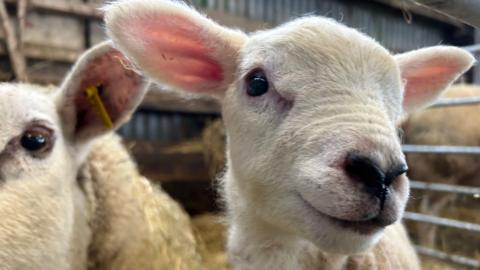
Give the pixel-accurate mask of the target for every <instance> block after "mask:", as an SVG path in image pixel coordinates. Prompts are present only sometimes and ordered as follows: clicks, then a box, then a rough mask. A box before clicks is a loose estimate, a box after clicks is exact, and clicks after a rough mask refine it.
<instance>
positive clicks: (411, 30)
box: [189, 0, 444, 51]
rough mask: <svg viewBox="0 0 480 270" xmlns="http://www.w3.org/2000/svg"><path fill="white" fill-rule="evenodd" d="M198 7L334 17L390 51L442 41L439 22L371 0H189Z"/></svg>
mask: <svg viewBox="0 0 480 270" xmlns="http://www.w3.org/2000/svg"><path fill="white" fill-rule="evenodd" d="M189 2H190V3H191V4H193V5H195V6H197V7H199V8H209V9H214V10H219V11H225V12H229V13H231V14H234V15H238V16H243V17H246V18H252V19H256V20H261V21H266V22H269V23H271V24H272V25H278V24H281V23H283V22H286V21H288V20H290V19H292V18H296V17H299V16H302V15H305V14H316V15H322V16H327V17H331V18H334V19H336V20H338V21H341V22H343V23H344V24H346V25H349V26H351V27H354V28H357V29H359V30H360V31H362V32H364V33H366V34H368V35H370V36H372V37H373V38H375V39H376V40H378V41H379V42H380V43H382V44H383V45H384V46H385V47H387V48H389V49H391V50H393V51H407V50H412V49H416V48H419V47H424V46H429V45H437V44H439V43H442V41H444V29H442V25H441V23H434V22H426V21H425V20H417V19H414V21H413V22H412V23H410V24H409V23H407V21H406V19H405V16H408V14H403V13H401V12H399V11H396V10H392V9H391V8H389V7H385V6H382V5H380V4H376V3H371V2H372V1H364V0H363V1H342V0H190V1H189Z"/></svg>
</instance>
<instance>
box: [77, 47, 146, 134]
mask: <svg viewBox="0 0 480 270" xmlns="http://www.w3.org/2000/svg"><path fill="white" fill-rule="evenodd" d="M124 63H128V62H127V60H126V59H125V58H124V56H123V55H122V54H120V53H119V52H118V51H111V52H108V53H106V54H104V55H101V56H99V57H97V58H95V59H93V60H92V61H90V62H89V63H88V64H87V65H86V66H85V67H84V69H83V70H84V71H83V73H82V75H83V76H82V78H81V82H80V84H79V89H78V90H77V91H76V97H75V106H76V111H77V126H76V131H79V130H81V129H82V128H84V127H88V126H92V124H94V126H98V125H103V123H102V121H101V118H100V116H99V114H98V112H97V108H96V107H95V106H93V105H92V104H91V103H90V101H89V100H88V99H87V97H86V94H85V92H84V91H85V89H86V88H87V87H89V86H97V87H99V91H100V98H101V100H102V102H103V104H104V105H105V108H106V110H107V111H108V114H109V116H110V118H111V120H112V122H113V123H114V124H115V123H116V122H117V121H118V120H119V118H121V117H122V116H123V114H124V113H125V112H126V111H128V110H130V108H131V106H132V104H133V103H132V101H133V99H135V98H137V97H138V91H140V90H141V88H140V85H141V83H142V81H141V80H142V79H141V77H140V76H139V75H138V74H136V73H135V72H134V71H132V70H129V69H126V68H125V67H124Z"/></svg>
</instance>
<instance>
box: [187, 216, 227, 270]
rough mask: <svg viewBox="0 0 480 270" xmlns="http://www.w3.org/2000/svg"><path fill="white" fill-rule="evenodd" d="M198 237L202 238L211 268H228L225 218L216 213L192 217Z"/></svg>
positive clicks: (224, 269) (220, 269) (221, 269)
mask: <svg viewBox="0 0 480 270" xmlns="http://www.w3.org/2000/svg"><path fill="white" fill-rule="evenodd" d="M192 225H193V227H194V231H195V233H196V234H197V235H198V238H200V239H202V241H203V243H204V245H205V249H206V251H207V254H206V256H205V260H206V262H207V265H209V266H210V267H211V269H215V270H217V269H218V270H228V269H231V267H230V266H229V265H228V263H227V255H226V231H227V228H226V226H225V224H224V222H223V218H222V217H221V216H219V215H215V214H202V215H199V216H196V217H194V218H193V219H192Z"/></svg>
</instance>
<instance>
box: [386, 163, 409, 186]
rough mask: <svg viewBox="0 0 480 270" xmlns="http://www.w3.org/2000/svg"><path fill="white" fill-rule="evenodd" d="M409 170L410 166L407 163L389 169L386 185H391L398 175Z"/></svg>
mask: <svg viewBox="0 0 480 270" xmlns="http://www.w3.org/2000/svg"><path fill="white" fill-rule="evenodd" d="M407 171H408V166H407V164H405V163H401V164H398V165H397V166H394V167H393V169H391V170H389V171H388V172H387V174H386V176H385V185H386V186H390V185H391V184H392V182H393V181H395V179H397V177H399V176H400V175H402V174H404V173H406V172H407Z"/></svg>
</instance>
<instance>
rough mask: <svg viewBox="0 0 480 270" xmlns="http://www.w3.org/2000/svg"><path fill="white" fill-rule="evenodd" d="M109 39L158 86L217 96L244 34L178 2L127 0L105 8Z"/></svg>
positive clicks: (229, 76)
mask: <svg viewBox="0 0 480 270" xmlns="http://www.w3.org/2000/svg"><path fill="white" fill-rule="evenodd" d="M105 22H106V26H107V32H108V35H109V36H110V37H111V38H112V40H113V41H114V44H115V46H117V47H118V48H119V49H120V50H121V51H122V52H123V53H124V54H125V55H127V56H128V57H129V59H130V60H131V61H132V62H133V63H134V64H135V65H136V66H137V67H138V68H140V69H142V70H143V71H144V72H145V73H146V74H147V75H148V76H149V77H151V78H154V79H155V80H156V81H157V82H159V83H161V84H166V85H168V86H170V87H172V88H175V89H181V90H185V91H189V92H192V93H197V94H208V95H213V96H222V95H223V92H224V91H225V89H226V88H227V87H228V85H230V84H231V83H232V81H233V76H234V73H235V71H236V67H237V59H238V55H239V50H240V48H241V47H242V46H243V44H244V43H245V41H246V40H247V36H246V35H245V34H244V33H242V32H240V31H235V30H232V29H229V28H226V27H223V26H220V25H218V24H217V23H215V22H214V21H212V20H210V19H208V18H207V17H205V16H203V15H202V14H200V13H198V12H197V11H195V10H194V9H192V8H190V7H188V6H186V5H185V4H183V3H180V2H177V1H152V0H131V1H119V2H114V3H113V4H110V5H108V6H106V7H105Z"/></svg>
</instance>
